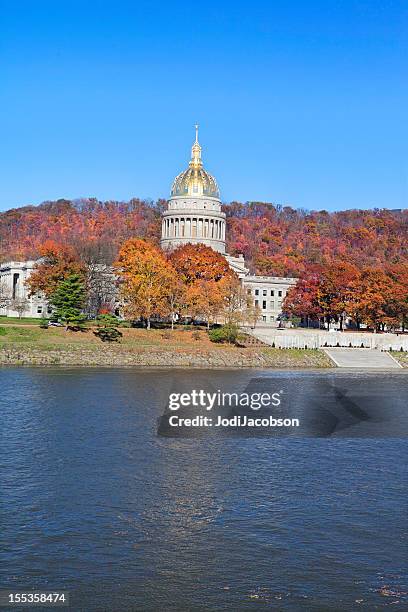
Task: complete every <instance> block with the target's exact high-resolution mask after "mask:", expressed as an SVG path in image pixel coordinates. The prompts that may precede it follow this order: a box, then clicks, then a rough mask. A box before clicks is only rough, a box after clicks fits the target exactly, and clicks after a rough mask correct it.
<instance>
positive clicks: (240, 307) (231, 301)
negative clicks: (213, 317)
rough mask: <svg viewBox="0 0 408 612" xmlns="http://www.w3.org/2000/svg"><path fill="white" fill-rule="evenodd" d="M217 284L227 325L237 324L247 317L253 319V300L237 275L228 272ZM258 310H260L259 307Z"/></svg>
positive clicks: (246, 319)
mask: <svg viewBox="0 0 408 612" xmlns="http://www.w3.org/2000/svg"><path fill="white" fill-rule="evenodd" d="M218 284H219V291H220V293H221V296H222V315H223V318H224V322H225V323H226V324H227V325H239V324H241V323H243V322H244V321H248V319H250V320H253V318H254V316H255V312H253V310H252V308H253V307H254V308H256V307H255V305H254V301H253V299H252V296H251V295H250V294H248V292H247V289H246V288H245V287H243V285H242V283H241V281H240V280H239V278H238V277H237V275H236V274H228V275H227V276H224V277H223V278H222V279H221V280H220V282H219V283H218ZM258 309H259V307H258ZM259 312H261V310H260V309H259Z"/></svg>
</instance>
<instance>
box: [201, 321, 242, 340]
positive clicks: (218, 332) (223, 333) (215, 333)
mask: <svg viewBox="0 0 408 612" xmlns="http://www.w3.org/2000/svg"><path fill="white" fill-rule="evenodd" d="M208 336H209V338H210V340H211V342H217V343H225V342H228V343H229V344H235V343H236V342H237V340H238V336H239V329H238V327H237V326H236V325H223V326H222V327H216V328H215V329H212V330H211V331H209V332H208Z"/></svg>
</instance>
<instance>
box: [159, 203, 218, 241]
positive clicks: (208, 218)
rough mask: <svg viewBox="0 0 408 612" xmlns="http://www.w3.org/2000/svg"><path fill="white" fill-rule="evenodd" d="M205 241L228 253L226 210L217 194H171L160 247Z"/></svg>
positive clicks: (164, 215)
mask: <svg viewBox="0 0 408 612" xmlns="http://www.w3.org/2000/svg"><path fill="white" fill-rule="evenodd" d="M188 242H190V243H192V244H197V243H203V244H206V245H207V246H210V247H211V248H213V249H214V251H218V252H219V253H225V213H223V212H222V211H221V202H220V201H219V200H217V199H216V198H201V199H200V198H197V197H196V198H194V197H191V198H190V197H179V196H176V197H172V198H171V199H170V200H169V203H168V208H167V211H166V212H165V213H164V214H163V220H162V238H161V243H160V244H161V247H162V249H163V250H168V249H174V248H176V247H178V246H181V245H183V244H187V243H188Z"/></svg>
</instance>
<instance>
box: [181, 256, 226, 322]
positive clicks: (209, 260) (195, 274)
mask: <svg viewBox="0 0 408 612" xmlns="http://www.w3.org/2000/svg"><path fill="white" fill-rule="evenodd" d="M169 260H170V262H171V264H172V266H173V268H174V270H175V271H176V273H177V275H178V277H179V278H180V279H181V281H182V283H183V285H184V287H185V300H186V301H185V308H186V312H187V313H188V314H190V315H191V316H192V317H203V318H204V319H205V320H206V321H207V326H209V325H210V323H211V322H214V321H215V320H216V319H217V316H218V315H219V314H220V313H221V312H222V309H223V305H224V294H223V291H222V289H223V284H222V281H224V282H225V281H226V279H227V278H232V277H233V276H234V273H233V272H232V270H231V268H230V266H229V264H228V262H227V260H226V259H225V257H223V256H222V255H221V254H220V253H218V252H217V251H214V250H213V249H212V248H211V247H208V246H206V245H204V244H186V245H184V246H181V247H179V248H177V249H175V250H174V251H173V252H172V253H170V255H169Z"/></svg>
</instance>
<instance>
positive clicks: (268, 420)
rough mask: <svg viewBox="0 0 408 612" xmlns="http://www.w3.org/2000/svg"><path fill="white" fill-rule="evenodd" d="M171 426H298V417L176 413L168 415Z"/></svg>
mask: <svg viewBox="0 0 408 612" xmlns="http://www.w3.org/2000/svg"><path fill="white" fill-rule="evenodd" d="M169 425H170V426H171V427H299V425H300V422H299V419H290V418H286V419H282V418H279V419H277V418H275V417H273V416H272V415H271V416H268V417H259V418H252V417H248V416H246V415H242V416H241V415H235V416H233V417H221V416H218V417H217V419H213V418H211V417H208V416H202V415H197V416H196V417H193V418H185V417H180V416H178V415H176V414H174V415H171V416H170V417H169Z"/></svg>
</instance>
